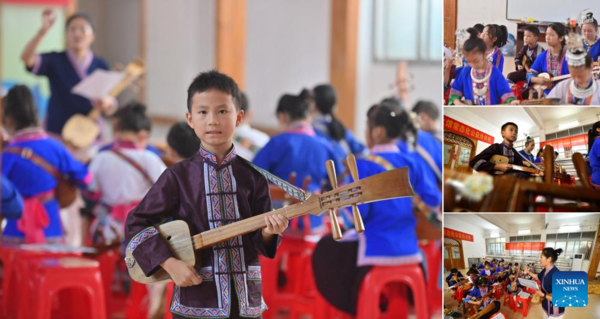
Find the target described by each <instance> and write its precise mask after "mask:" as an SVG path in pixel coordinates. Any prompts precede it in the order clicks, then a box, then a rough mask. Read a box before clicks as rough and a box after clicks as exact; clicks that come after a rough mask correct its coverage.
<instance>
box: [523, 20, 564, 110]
mask: <svg viewBox="0 0 600 319" xmlns="http://www.w3.org/2000/svg"><path fill="white" fill-rule="evenodd" d="M566 35H567V27H565V25H564V24H562V23H552V24H551V25H549V26H548V28H546V43H547V44H548V46H549V48H548V50H546V51H544V52H542V54H540V55H538V57H537V58H536V59H535V61H534V62H533V65H532V66H531V69H529V72H528V73H527V82H528V84H529V86H533V85H535V84H538V85H541V86H542V87H545V89H544V93H545V95H547V94H549V93H550V89H551V88H552V81H551V80H550V78H549V77H542V76H540V75H541V74H542V73H548V74H549V75H550V76H551V77H555V76H559V75H565V74H569V68H568V66H567V61H566V49H565V44H566V42H565V36H566ZM539 98H541V96H540V97H539Z"/></svg>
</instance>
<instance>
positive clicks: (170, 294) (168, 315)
mask: <svg viewBox="0 0 600 319" xmlns="http://www.w3.org/2000/svg"><path fill="white" fill-rule="evenodd" d="M174 289H175V283H174V282H172V281H171V282H169V283H168V284H167V288H166V289H165V316H164V317H163V319H172V318H173V314H172V313H171V301H172V299H173V290H174Z"/></svg>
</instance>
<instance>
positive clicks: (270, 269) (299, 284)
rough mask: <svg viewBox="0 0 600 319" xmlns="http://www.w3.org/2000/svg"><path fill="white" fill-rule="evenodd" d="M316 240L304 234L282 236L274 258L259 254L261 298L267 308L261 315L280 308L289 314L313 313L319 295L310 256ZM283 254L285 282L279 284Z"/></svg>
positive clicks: (266, 315) (272, 313) (271, 315)
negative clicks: (285, 269)
mask: <svg viewBox="0 0 600 319" xmlns="http://www.w3.org/2000/svg"><path fill="white" fill-rule="evenodd" d="M314 247H315V243H313V242H310V241H306V240H304V238H303V237H290V236H287V237H286V236H285V235H284V237H283V239H282V242H281V244H280V246H279V248H278V249H277V254H276V255H275V258H273V259H268V258H264V257H262V256H260V257H259V258H260V263H261V276H262V288H263V298H264V300H265V303H266V304H267V305H268V307H269V310H268V311H266V312H265V313H264V314H263V316H264V318H265V319H269V318H273V317H274V316H275V314H276V313H277V312H278V311H279V310H282V309H288V310H289V311H290V317H291V318H295V317H297V316H300V315H301V314H310V315H312V316H313V317H315V312H316V311H317V309H316V308H317V307H315V302H316V301H317V300H318V298H322V297H321V296H320V295H319V294H318V293H317V291H316V284H315V283H314V276H313V274H312V263H311V256H312V252H313V250H314ZM284 256H285V257H284ZM284 258H286V260H287V264H288V269H287V272H286V279H287V281H288V282H287V284H286V285H285V286H284V287H280V286H279V284H278V278H279V273H280V265H281V262H282V259H284Z"/></svg>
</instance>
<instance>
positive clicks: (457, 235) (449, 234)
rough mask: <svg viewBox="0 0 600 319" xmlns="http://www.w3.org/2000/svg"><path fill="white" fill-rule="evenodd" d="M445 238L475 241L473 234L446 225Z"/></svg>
mask: <svg viewBox="0 0 600 319" xmlns="http://www.w3.org/2000/svg"><path fill="white" fill-rule="evenodd" d="M444 238H454V239H460V240H466V241H473V235H470V234H466V233H463V232H459V231H457V230H454V229H450V228H446V227H444Z"/></svg>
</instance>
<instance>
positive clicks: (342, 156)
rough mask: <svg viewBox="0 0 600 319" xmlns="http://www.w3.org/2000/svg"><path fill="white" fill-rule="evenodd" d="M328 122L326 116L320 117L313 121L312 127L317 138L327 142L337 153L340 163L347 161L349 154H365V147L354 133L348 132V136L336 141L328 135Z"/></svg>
mask: <svg viewBox="0 0 600 319" xmlns="http://www.w3.org/2000/svg"><path fill="white" fill-rule="evenodd" d="M329 124H330V121H328V119H327V117H326V116H319V117H315V118H314V119H313V122H312V125H313V129H314V130H315V133H316V134H317V136H319V137H322V138H324V139H325V140H327V141H328V142H329V143H330V144H331V146H332V148H333V151H334V152H335V154H336V156H337V158H338V160H339V161H345V160H346V156H347V155H348V154H354V155H357V156H358V155H361V154H363V153H364V152H365V146H364V145H362V143H360V142H359V141H358V140H357V139H356V137H354V134H352V131H350V130H348V129H347V130H346V134H345V136H344V138H343V139H341V140H339V141H336V140H335V139H333V138H332V137H331V135H329V133H328V128H327V127H328V125H329Z"/></svg>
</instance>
